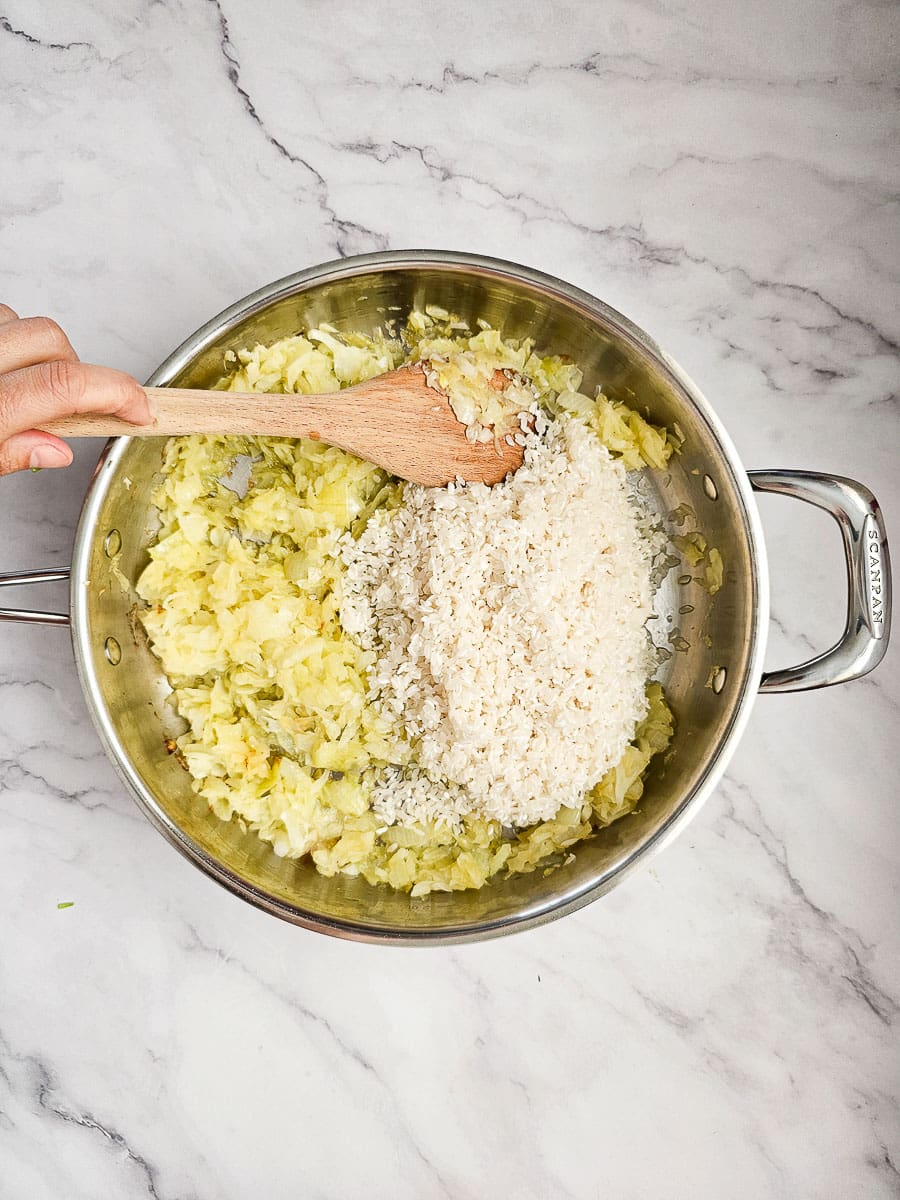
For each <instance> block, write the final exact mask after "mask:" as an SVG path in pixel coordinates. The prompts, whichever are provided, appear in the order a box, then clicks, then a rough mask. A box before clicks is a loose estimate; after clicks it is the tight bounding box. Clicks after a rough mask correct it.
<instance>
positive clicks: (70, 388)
mask: <svg viewBox="0 0 900 1200" xmlns="http://www.w3.org/2000/svg"><path fill="white" fill-rule="evenodd" d="M88 412H103V413H111V414H113V415H114V416H117V417H121V418H122V420H123V421H132V422H134V423H135V424H137V425H145V424H147V423H148V422H149V421H150V420H151V416H150V408H149V405H148V402H147V397H146V395H145V393H144V389H143V388H142V387H141V386H140V384H139V383H138V382H137V380H135V379H132V378H131V376H130V375H125V374H123V373H122V372H121V371H113V370H110V369H109V368H108V367H92V366H87V365H86V364H84V363H80V362H79V361H78V355H77V354H76V353H75V351H74V350H73V349H72V345H71V343H70V341H69V339H68V338H67V337H66V335H65V334H64V333H63V331H62V330H61V329H60V327H59V326H58V325H57V324H56V322H55V321H52V320H50V318H49V317H27V318H25V319H24V320H20V319H19V317H18V316H17V314H16V313H15V312H14V311H13V310H12V309H11V308H10V307H9V306H8V305H6V304H0V475H5V474H8V473H9V472H11V471H21V470H23V469H24V468H25V467H33V468H37V467H65V466H68V464H69V463H70V462H71V461H72V452H71V450H70V449H69V447H68V446H67V445H66V443H65V442H63V441H61V440H60V439H59V438H58V437H54V436H53V435H52V434H50V433H44V432H42V431H41V430H39V429H37V428H36V426H39V425H44V424H46V423H47V422H49V421H53V420H56V419H58V418H61V417H71V416H74V415H76V414H78V413H88Z"/></svg>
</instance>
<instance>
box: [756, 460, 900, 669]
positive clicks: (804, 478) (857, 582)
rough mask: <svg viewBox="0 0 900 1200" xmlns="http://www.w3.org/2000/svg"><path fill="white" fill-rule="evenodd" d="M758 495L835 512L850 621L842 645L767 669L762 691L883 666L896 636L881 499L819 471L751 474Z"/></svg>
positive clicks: (760, 472) (852, 483) (848, 481)
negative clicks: (774, 494) (775, 495)
mask: <svg viewBox="0 0 900 1200" xmlns="http://www.w3.org/2000/svg"><path fill="white" fill-rule="evenodd" d="M749 475H750V483H751V484H752V486H753V487H754V489H755V490H756V491H758V492H778V493H780V494H781V495H783V496H793V497H794V498H795V499H797V500H804V501H806V503H808V504H814V505H815V506H816V507H817V508H822V509H824V510H825V511H826V512H828V513H831V515H832V516H833V517H834V519H835V520H836V521H837V523H838V525H839V526H840V530H841V537H842V539H843V542H844V554H845V557H846V560H847V623H846V625H845V626H844V632H843V633H842V634H841V636H840V638H839V639H838V641H837V642H835V644H834V645H833V646H832V647H831V649H829V650H826V651H825V652H824V653H823V654H819V655H817V656H816V657H815V658H811V659H809V661H808V662H804V663H801V664H800V665H799V666H797V667H788V668H786V669H785V670H783V671H766V672H765V673H764V674H763V677H762V681H761V683H760V686H759V690H760V691H761V692H799V691H805V690H807V689H809V688H820V687H828V686H830V685H831V684H833V683H846V682H847V681H848V680H850V679H858V678H859V677H860V676H861V675H866V674H868V672H869V671H871V670H872V669H873V668H874V667H877V666H878V664H879V663H880V662H881V660H882V659H883V658H884V655H885V652H886V651H887V647H888V641H889V639H890V633H891V560H890V556H889V554H888V543H887V532H886V531H885V527H884V518H883V517H882V514H881V508H880V506H879V504H878V501H877V500H876V499H875V497H874V496H873V495H872V493H871V492H870V491H869V489H868V488H867V487H864V486H863V485H862V484H861V483H857V482H856V480H855V479H847V478H845V477H844V476H841V475H822V474H819V473H818V472H816V471H750V472H749Z"/></svg>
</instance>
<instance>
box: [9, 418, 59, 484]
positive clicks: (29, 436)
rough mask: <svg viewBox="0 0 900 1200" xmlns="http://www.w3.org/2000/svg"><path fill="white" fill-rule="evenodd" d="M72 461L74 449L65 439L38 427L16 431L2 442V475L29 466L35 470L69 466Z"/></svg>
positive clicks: (22, 469)
mask: <svg viewBox="0 0 900 1200" xmlns="http://www.w3.org/2000/svg"><path fill="white" fill-rule="evenodd" d="M71 461H72V451H71V450H70V449H69V447H68V446H67V445H66V443H65V442H64V441H61V440H60V438H58V437H54V436H53V435H52V434H50V433H41V432H40V431H39V430H36V429H31V430H29V431H28V432H27V433H15V434H13V436H12V437H10V438H7V439H6V441H5V442H0V475H10V474H11V473H12V472H13V471H24V470H25V469H26V468H28V467H30V468H31V469H32V470H33V471H37V470H40V469H41V468H42V467H67V466H68V465H69V463H70V462H71Z"/></svg>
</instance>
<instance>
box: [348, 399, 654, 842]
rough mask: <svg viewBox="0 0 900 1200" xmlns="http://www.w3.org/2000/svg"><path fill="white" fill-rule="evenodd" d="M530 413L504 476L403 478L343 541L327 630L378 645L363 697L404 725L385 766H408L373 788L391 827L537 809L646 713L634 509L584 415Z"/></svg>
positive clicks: (572, 790) (608, 762)
mask: <svg viewBox="0 0 900 1200" xmlns="http://www.w3.org/2000/svg"><path fill="white" fill-rule="evenodd" d="M533 418H534V428H533V429H532V430H530V431H528V432H527V433H525V434H524V436H523V440H524V441H525V444H526V447H525V462H524V465H523V466H522V467H521V468H520V469H519V470H518V471H517V472H516V473H515V474H514V475H512V476H511V477H510V478H509V479H507V480H506V481H505V482H504V483H502V484H499V485H497V486H495V487H493V488H487V487H484V486H483V485H481V484H473V485H465V484H457V485H451V486H450V487H449V488H447V489H446V490H442V489H437V488H433V489H432V488H422V487H418V486H416V485H413V484H407V485H406V486H405V488H404V503H403V505H402V506H401V507H400V508H396V509H393V510H380V511H378V512H376V513H375V514H374V515H373V517H372V518H371V519H370V521H369V522H368V524H367V526H366V528H365V530H364V531H363V533H362V534H361V536H360V537H359V539H358V540H355V541H354V539H353V538H352V537H350V536H349V535H346V536H345V538H344V540H343V543H342V547H341V555H342V558H343V560H344V564H345V566H346V568H347V570H346V574H345V576H344V594H343V599H342V604H341V610H340V619H341V624H342V626H343V628H344V629H345V631H346V632H347V633H349V634H350V635H351V636H353V637H355V638H356V639H357V640H358V641H359V642H360V643H361V644H362V645H363V646H364V647H365V648H366V649H374V650H377V652H378V658H377V660H376V662H375V665H374V667H373V668H372V671H371V674H370V678H369V687H370V695H371V698H372V700H373V701H374V703H375V704H376V706H377V707H378V708H380V709H381V711H382V712H383V713H384V714H385V715H386V716H387V717H389V718H390V720H391V723H392V724H393V726H394V727H395V728H396V729H398V730H403V731H404V732H403V733H401V734H398V735H397V738H396V740H395V746H394V751H395V760H396V763H397V764H398V765H402V764H404V763H408V761H409V759H410V757H411V753H413V752H414V756H415V760H416V763H417V764H418V769H417V770H416V769H410V768H408V767H405V768H404V769H403V770H400V769H398V767H389V768H388V769H387V771H386V772H383V776H382V779H381V780H380V781H379V784H377V785H376V797H375V809H376V811H377V812H378V813H379V814H380V815H381V816H382V817H383V818H384V820H385V821H386V822H388V823H393V822H394V821H400V822H402V823H412V822H415V821H417V820H421V819H428V818H431V819H440V820H445V821H447V822H449V823H450V824H454V825H455V824H456V823H457V822H458V820H459V818H460V816H461V815H463V813H465V812H468V813H472V814H474V815H477V816H483V817H486V818H490V819H495V820H499V821H501V822H502V823H503V824H504V825H508V826H527V825H531V824H533V823H535V822H537V821H543V820H547V819H550V818H552V817H553V816H554V815H555V814H556V813H557V812H558V810H559V808H560V806H561V805H568V806H572V805H576V804H577V803H579V802H580V801H581V799H582V797H583V795H584V793H585V791H587V790H588V789H590V788H591V787H593V785H594V784H595V783H597V782H598V781H599V780H600V778H601V777H602V776H603V774H604V773H605V772H606V770H607V769H608V768H609V767H611V766H613V765H615V763H617V762H618V761H619V759H620V758H621V756H622V754H623V753H624V751H625V748H626V747H627V745H628V743H629V741H630V740H631V738H632V736H633V734H634V729H635V726H636V724H637V722H638V721H639V720H640V719H641V717H643V715H644V714H645V712H646V703H647V702H646V698H645V692H644V688H645V684H646V681H647V679H648V677H649V676H650V675H651V673H652V669H653V663H652V651H651V647H650V643H649V639H648V637H647V633H646V630H645V628H644V623H645V621H646V620H647V618H648V616H649V615H650V613H651V585H650V575H651V561H650V560H651V553H652V547H651V545H650V544H649V543H648V540H647V538H646V534H645V533H642V531H641V523H642V520H643V514H642V512H641V510H640V509H639V508H638V507H637V505H636V503H635V502H634V500H633V499H632V496H631V493H630V491H629V485H628V481H627V478H626V473H625V470H624V468H623V467H622V465H621V464H620V463H619V462H618V461H616V460H614V459H613V458H612V457H611V456H610V454H609V452H608V451H607V450H606V448H605V447H604V446H603V445H601V443H600V442H599V441H598V439H597V438H596V436H595V435H594V434H593V433H592V432H591V431H590V430H589V429H588V428H586V426H585V425H584V424H583V423H582V422H581V421H579V420H577V419H574V418H570V417H561V418H559V419H558V420H556V421H555V422H553V423H548V422H547V421H546V420H545V419H544V418H543V417H542V416H541V415H540V413H539V412H538V411H537V410H535V413H534V414H533ZM411 747H412V750H411Z"/></svg>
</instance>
